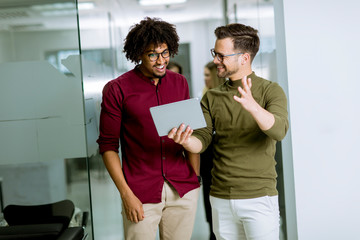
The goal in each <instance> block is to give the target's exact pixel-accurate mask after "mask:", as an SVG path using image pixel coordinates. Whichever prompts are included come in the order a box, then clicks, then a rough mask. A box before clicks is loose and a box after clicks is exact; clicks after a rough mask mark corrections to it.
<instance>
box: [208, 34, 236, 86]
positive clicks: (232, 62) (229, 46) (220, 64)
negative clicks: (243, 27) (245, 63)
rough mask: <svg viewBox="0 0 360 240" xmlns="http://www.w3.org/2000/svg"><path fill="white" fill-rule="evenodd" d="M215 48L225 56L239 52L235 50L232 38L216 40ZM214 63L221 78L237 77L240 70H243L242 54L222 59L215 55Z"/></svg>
mask: <svg viewBox="0 0 360 240" xmlns="http://www.w3.org/2000/svg"><path fill="white" fill-rule="evenodd" d="M214 50H215V52H217V53H219V54H221V55H223V56H224V55H229V54H234V53H238V52H239V51H236V50H234V44H233V41H232V40H231V38H224V39H218V40H216V42H215V48H214ZM214 63H215V64H216V66H217V75H218V77H220V78H230V79H236V78H237V77H238V76H237V75H239V72H241V70H240V68H241V55H234V56H227V57H223V60H222V61H219V60H218V59H217V57H215V58H214Z"/></svg>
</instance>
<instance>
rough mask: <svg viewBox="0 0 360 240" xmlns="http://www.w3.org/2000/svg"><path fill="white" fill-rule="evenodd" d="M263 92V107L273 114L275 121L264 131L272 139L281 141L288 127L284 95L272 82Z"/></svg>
mask: <svg viewBox="0 0 360 240" xmlns="http://www.w3.org/2000/svg"><path fill="white" fill-rule="evenodd" d="M265 94H266V105H265V109H266V110H267V111H269V112H270V113H272V114H273V115H274V117H275V123H274V125H273V126H272V127H271V128H270V129H268V130H266V131H264V133H265V134H266V135H268V136H269V137H270V138H272V139H274V140H277V141H281V140H282V139H283V138H284V137H285V135H286V132H287V130H288V128H289V120H288V112H287V99H286V95H285V93H284V91H283V89H282V88H281V87H280V86H279V85H278V84H277V83H274V82H273V83H271V84H270V86H269V88H268V89H267V90H266V92H265Z"/></svg>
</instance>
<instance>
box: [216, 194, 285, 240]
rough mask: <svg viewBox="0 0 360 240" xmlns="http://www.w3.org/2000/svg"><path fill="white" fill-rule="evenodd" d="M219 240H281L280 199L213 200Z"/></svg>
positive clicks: (268, 197) (274, 197)
mask: <svg viewBox="0 0 360 240" xmlns="http://www.w3.org/2000/svg"><path fill="white" fill-rule="evenodd" d="M210 203H211V211H212V216H213V229H214V233H215V235H216V239H217V240H279V227H280V213H279V203H278V196H271V197H270V196H265V197H259V198H252V199H221V198H216V197H213V196H210Z"/></svg>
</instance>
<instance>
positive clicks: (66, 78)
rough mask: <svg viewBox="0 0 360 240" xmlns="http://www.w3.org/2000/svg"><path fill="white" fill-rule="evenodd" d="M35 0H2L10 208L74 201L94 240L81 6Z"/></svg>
mask: <svg viewBox="0 0 360 240" xmlns="http://www.w3.org/2000/svg"><path fill="white" fill-rule="evenodd" d="M31 2H32V1H2V2H0V52H1V54H0V74H1V88H0V109H1V114H0V132H1V134H0V146H1V151H0V179H1V180H2V181H1V195H2V200H3V202H2V203H3V206H7V205H9V204H20V205H36V204H47V203H53V202H56V201H61V200H64V199H70V200H72V201H73V202H74V204H75V214H74V216H73V219H72V221H71V225H72V226H81V225H82V224H83V223H85V222H87V225H86V228H85V231H86V234H87V235H88V239H92V223H91V217H89V216H87V214H91V207H90V193H89V179H88V167H87V166H88V163H87V162H88V158H87V146H86V133H85V119H84V100H83V92H82V82H81V69H80V66H81V65H80V57H79V56H80V49H79V42H78V39H79V38H78V29H77V26H78V24H77V15H76V4H75V3H76V2H75V1H74V2H69V1H68V2H67V3H59V4H48V1H43V2H44V3H46V4H39V3H41V1H34V2H36V3H37V4H36V5H34V4H33V5H31ZM1 211H2V209H1ZM85 220H88V221H85Z"/></svg>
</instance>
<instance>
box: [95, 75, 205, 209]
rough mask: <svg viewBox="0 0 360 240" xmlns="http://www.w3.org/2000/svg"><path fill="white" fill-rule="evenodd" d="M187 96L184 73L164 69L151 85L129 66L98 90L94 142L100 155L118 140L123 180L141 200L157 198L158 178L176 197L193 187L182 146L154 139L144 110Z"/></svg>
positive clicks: (194, 182)
mask: <svg viewBox="0 0 360 240" xmlns="http://www.w3.org/2000/svg"><path fill="white" fill-rule="evenodd" d="M188 98H189V87H188V84H187V81H186V79H185V77H183V76H182V75H180V74H176V73H173V72H171V71H169V70H167V71H166V75H165V77H163V78H162V79H160V80H159V83H158V84H157V85H155V84H154V81H153V80H151V79H149V78H147V77H145V76H144V75H143V74H142V73H141V71H140V70H138V69H137V68H135V69H133V70H131V71H129V72H127V73H125V74H123V75H121V76H120V77H118V78H116V79H114V80H112V81H110V82H108V83H107V84H106V85H105V87H104V89H103V99H102V104H101V115H100V136H99V139H98V140H97V142H98V144H99V147H100V153H104V152H105V151H109V150H112V151H116V152H118V151H119V139H120V145H121V154H122V168H123V172H124V175H125V178H126V181H127V183H128V185H129V187H130V188H131V190H132V191H133V192H134V194H135V195H136V196H137V197H138V198H139V199H140V201H141V202H142V203H158V202H161V192H162V187H163V184H164V179H166V180H168V181H169V182H170V184H171V185H172V186H173V187H174V188H175V189H176V190H177V192H178V193H179V195H180V197H182V196H183V195H184V194H186V193H187V192H188V191H190V190H193V189H195V188H198V187H199V183H198V181H197V176H196V174H195V172H194V169H193V168H192V166H191V165H190V163H189V161H188V160H187V159H186V158H185V157H184V154H183V152H184V149H183V147H182V146H181V145H179V144H177V143H174V141H173V140H171V139H169V138H168V137H167V136H164V137H159V135H158V133H157V131H156V128H155V124H154V122H153V120H152V117H151V114H150V110H149V109H150V107H153V106H158V105H162V104H167V103H171V102H176V101H180V100H185V99H188ZM174 127H177V126H174Z"/></svg>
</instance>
